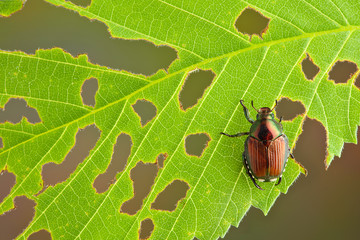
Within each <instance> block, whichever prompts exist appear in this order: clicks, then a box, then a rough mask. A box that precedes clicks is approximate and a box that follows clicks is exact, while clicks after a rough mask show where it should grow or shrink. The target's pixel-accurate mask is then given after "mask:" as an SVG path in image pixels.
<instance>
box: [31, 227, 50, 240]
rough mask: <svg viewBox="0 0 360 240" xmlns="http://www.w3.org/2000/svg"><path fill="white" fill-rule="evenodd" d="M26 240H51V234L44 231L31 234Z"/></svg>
mask: <svg viewBox="0 0 360 240" xmlns="http://www.w3.org/2000/svg"><path fill="white" fill-rule="evenodd" d="M27 240H52V237H51V233H50V232H48V231H47V230H45V229H41V230H40V231H37V232H34V233H32V234H31V235H30V236H29V237H28V239H27Z"/></svg>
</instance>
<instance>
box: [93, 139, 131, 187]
mask: <svg viewBox="0 0 360 240" xmlns="http://www.w3.org/2000/svg"><path fill="white" fill-rule="evenodd" d="M132 144H133V143H132V140H131V137H130V136H129V135H128V134H126V133H121V134H120V135H119V136H118V137H117V140H116V144H115V145H114V152H113V155H112V158H111V162H110V164H109V166H108V168H107V169H106V172H105V173H102V174H100V175H99V176H97V178H96V179H95V181H94V183H93V186H94V188H95V189H96V192H97V193H103V192H105V191H107V190H108V189H109V187H110V185H111V184H113V183H114V182H115V181H116V174H118V173H119V172H122V171H123V170H124V169H125V167H126V164H127V160H128V158H129V156H130V154H131V147H132Z"/></svg>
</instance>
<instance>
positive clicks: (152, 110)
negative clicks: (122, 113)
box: [132, 99, 157, 127]
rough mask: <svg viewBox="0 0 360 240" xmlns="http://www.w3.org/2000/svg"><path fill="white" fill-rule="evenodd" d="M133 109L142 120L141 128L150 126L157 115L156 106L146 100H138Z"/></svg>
mask: <svg viewBox="0 0 360 240" xmlns="http://www.w3.org/2000/svg"><path fill="white" fill-rule="evenodd" d="M132 108H133V109H134V111H135V112H136V114H137V115H138V116H139V118H140V123H141V127H144V126H145V125H146V124H148V123H149V122H150V121H151V120H152V119H153V118H154V117H155V116H156V113H157V108H156V106H155V105H154V104H153V103H152V102H150V101H149V100H146V99H138V100H137V101H136V103H135V104H133V105H132Z"/></svg>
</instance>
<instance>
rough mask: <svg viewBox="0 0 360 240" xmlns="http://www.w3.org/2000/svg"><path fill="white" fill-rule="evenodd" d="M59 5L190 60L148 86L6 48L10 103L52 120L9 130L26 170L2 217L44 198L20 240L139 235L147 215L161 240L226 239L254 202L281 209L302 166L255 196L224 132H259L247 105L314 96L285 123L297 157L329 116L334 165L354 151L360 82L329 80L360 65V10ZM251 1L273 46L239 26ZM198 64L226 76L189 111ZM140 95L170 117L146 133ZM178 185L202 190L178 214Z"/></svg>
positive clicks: (4, 153) (237, 142)
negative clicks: (311, 68)
mask: <svg viewBox="0 0 360 240" xmlns="http://www.w3.org/2000/svg"><path fill="white" fill-rule="evenodd" d="M47 1H48V2H50V3H52V4H55V5H57V6H62V7H65V8H68V9H70V10H75V11H77V12H79V14H80V15H82V16H86V17H88V18H89V19H97V20H99V21H102V22H104V23H105V24H106V25H107V26H108V27H109V31H110V33H111V34H112V36H113V37H119V38H129V39H146V40H149V41H153V42H154V43H155V44H167V45H169V46H171V47H173V48H175V49H176V50H177V51H178V55H179V59H178V60H176V61H175V62H174V63H173V64H172V65H171V66H170V68H169V70H168V73H166V72H164V71H159V72H158V73H156V74H155V75H153V76H151V77H148V78H146V77H143V76H139V75H133V74H130V73H127V72H124V71H115V70H111V69H108V68H106V67H101V66H97V65H93V64H91V63H89V62H88V60H87V57H86V56H85V55H81V56H79V57H77V58H74V57H72V56H71V55H70V54H68V53H65V52H64V51H63V50H61V49H57V48H55V49H51V50H38V51H37V52H36V54H35V55H27V54H24V53H21V52H6V51H0V66H2V68H1V70H0V96H1V98H0V104H1V106H4V105H5V103H6V102H7V101H8V100H9V99H10V98H24V99H25V100H26V101H27V103H28V105H29V106H31V107H33V108H35V109H36V110H37V111H38V113H39V115H40V118H41V120H42V121H41V123H38V124H31V123H28V121H27V120H26V119H23V120H22V121H21V123H19V124H11V123H8V122H6V123H4V124H1V125H0V136H1V137H2V139H3V142H4V148H3V149H1V150H0V151H1V152H0V166H1V169H5V168H7V169H8V171H10V172H13V173H14V174H15V175H16V185H15V186H14V188H13V189H12V192H11V194H10V195H9V196H8V197H7V198H6V199H5V200H4V201H3V202H2V203H0V212H1V213H3V212H5V211H8V210H10V209H11V208H12V207H13V199H14V198H15V197H16V196H20V195H26V196H27V197H28V198H31V199H34V200H35V201H36V203H37V206H36V213H35V216H34V219H33V220H32V222H31V223H30V225H29V226H28V228H27V229H26V230H25V231H24V232H23V233H22V234H21V235H20V236H19V239H26V238H27V237H28V236H29V235H30V234H32V233H33V232H36V231H38V230H40V229H47V230H48V231H50V232H51V234H52V237H53V239H77V238H78V239H80V238H81V239H104V238H110V239H111V238H117V239H137V238H138V231H139V227H140V223H141V221H142V220H144V219H146V218H150V219H152V221H153V222H154V225H155V227H154V231H153V233H152V235H151V238H152V239H192V238H194V237H197V238H199V239H216V238H218V237H219V236H224V235H225V233H226V232H227V230H228V228H229V227H230V225H235V226H237V225H238V224H239V222H240V220H241V219H242V218H243V217H244V215H245V214H246V212H247V211H248V210H249V208H250V207H251V206H255V207H257V208H259V209H261V210H262V211H263V212H264V213H265V214H267V213H268V211H269V210H270V208H271V206H272V205H273V204H274V202H275V200H276V198H277V197H278V196H279V194H280V192H282V193H286V192H287V190H288V188H289V187H290V185H291V184H292V183H293V182H294V181H295V180H296V178H297V177H298V176H299V174H300V171H301V167H300V166H299V165H298V164H296V163H295V162H294V161H293V160H289V162H288V165H287V167H286V172H285V173H284V175H283V182H282V183H281V184H280V185H278V186H275V185H274V184H273V183H263V184H261V186H262V187H263V188H265V191H260V190H258V189H256V188H255V187H254V185H253V184H252V182H251V180H250V178H249V177H248V176H247V174H246V171H245V169H244V166H243V164H242V160H241V154H242V152H243V150H244V148H243V144H244V140H245V138H239V139H230V138H225V137H223V136H221V135H220V134H219V133H220V132H223V131H224V132H229V133H236V132H239V131H241V132H245V131H248V129H249V127H250V125H249V123H248V122H247V121H246V120H245V118H244V116H243V113H242V109H241V105H240V104H239V100H240V99H244V100H245V103H246V104H249V103H250V101H251V100H254V102H255V104H256V105H257V106H272V105H273V104H274V101H275V99H280V98H281V97H288V98H290V99H292V100H298V101H301V102H302V103H303V104H304V106H305V108H306V113H305V114H304V115H301V116H298V117H297V118H295V119H294V120H293V121H285V122H284V124H283V125H284V131H285V134H286V135H287V136H288V138H289V141H290V146H291V147H292V148H293V147H294V146H295V142H296V140H297V138H298V136H299V134H300V133H301V131H302V124H303V121H304V119H305V117H306V116H308V117H310V118H315V119H317V120H319V121H320V122H321V123H322V124H323V125H324V126H325V128H326V131H327V136H328V149H327V151H328V156H327V159H326V162H327V165H329V164H330V163H331V161H332V159H333V158H334V156H340V154H341V151H342V148H343V144H344V142H354V143H355V142H356V129H357V126H358V125H359V113H360V104H359V102H360V91H359V89H358V88H357V87H355V86H354V84H353V83H354V81H355V76H354V77H353V78H352V79H350V80H349V81H348V83H346V84H335V83H334V82H333V81H329V80H328V79H327V77H328V75H327V74H328V72H329V71H330V69H331V67H332V65H333V64H334V63H335V62H336V61H337V60H339V59H340V60H350V61H353V62H355V63H357V64H359V63H360V56H359V54H358V52H359V50H360V31H359V29H360V18H358V12H359V10H360V5H359V4H358V3H357V2H356V1H351V0H348V1H343V0H342V1H340V0H333V1H321V2H320V1H312V0H308V1H301V2H299V1H285V0H284V1H273V2H268V1H261V0H259V1H255V0H253V1H249V2H246V1H221V2H220V1H219V2H217V3H216V2H211V3H209V2H207V1H198V2H194V1H175V0H173V1H163V0H158V1H150V0H149V1H110V0H108V1H105V0H93V1H92V3H91V5H90V6H89V7H88V8H82V7H78V6H76V5H74V4H72V3H71V2H68V1H63V0H47ZM247 6H250V7H252V8H254V9H256V10H258V11H260V12H261V13H262V14H264V15H265V16H266V17H268V18H270V19H271V20H270V24H269V29H268V30H267V32H266V33H265V34H264V35H263V39H260V38H258V37H257V36H254V37H253V38H252V41H251V42H250V41H249V37H248V36H246V35H242V34H241V33H238V32H237V31H236V29H235V27H234V23H235V20H236V18H237V16H238V15H239V14H240V12H241V11H242V10H243V9H245V8H246V7H247ZM306 53H308V54H309V55H310V56H311V58H312V59H313V60H314V62H315V63H316V65H318V66H319V67H320V72H319V74H317V76H316V77H315V79H314V80H313V81H309V80H306V79H305V77H304V74H303V73H302V70H301V64H300V63H301V61H302V59H304V58H305V57H306ZM119 54H121V53H119ZM197 68H199V69H211V70H212V71H213V72H214V73H215V74H216V77H215V79H214V80H213V82H212V84H211V85H210V86H209V87H208V88H207V89H206V91H205V93H204V95H203V97H202V98H201V99H200V100H199V101H198V103H197V104H196V105H195V106H194V107H192V108H189V109H187V111H186V112H184V111H183V110H181V109H180V106H179V101H178V95H179V91H180V90H181V88H182V85H183V83H184V80H185V79H186V76H187V74H188V73H189V72H190V71H192V70H194V69H197ZM90 77H95V78H97V79H98V82H99V91H98V92H97V95H96V105H95V108H91V107H87V106H84V105H83V104H82V101H81V96H80V91H81V86H82V84H83V82H84V80H86V79H88V78H90ZM138 99H146V100H148V101H151V102H152V103H153V104H154V105H155V106H156V108H157V115H156V117H155V118H154V119H152V120H151V121H150V122H149V123H147V124H146V125H145V126H144V127H141V124H140V121H139V117H138V115H137V114H136V113H135V112H134V111H133V108H132V105H133V104H135V102H136V101H137V100H138ZM250 111H251V114H252V115H253V116H254V115H255V111H254V110H250ZM94 123H95V124H96V126H97V127H98V128H99V129H100V130H101V136H100V139H99V141H98V142H97V144H96V146H95V148H94V149H93V150H92V151H91V152H90V155H89V157H87V158H86V159H85V160H84V161H83V163H82V164H80V165H79V166H78V167H77V168H76V170H75V172H74V173H72V174H71V175H70V177H69V178H68V179H67V180H66V181H65V182H62V183H59V184H57V185H55V186H54V187H52V186H51V187H49V188H47V189H46V190H45V191H44V192H43V193H41V194H39V195H36V193H38V192H39V191H40V190H41V189H42V184H43V182H42V178H41V169H42V166H43V165H44V164H45V163H48V162H56V163H60V162H62V161H63V160H64V158H65V156H66V154H67V153H68V152H69V151H70V149H71V148H72V146H73V145H74V142H75V135H76V132H77V130H78V129H79V128H84V127H85V126H88V125H91V124H94ZM122 132H125V133H127V134H129V135H130V136H131V139H132V142H133V147H132V150H131V155H130V157H129V159H128V163H127V166H126V168H125V170H124V171H122V172H121V173H119V174H118V175H117V177H116V182H115V183H114V184H113V185H111V187H110V188H109V190H107V191H106V192H104V193H102V194H98V193H96V191H95V189H94V188H93V187H92V184H93V182H94V179H95V178H96V177H97V176H98V175H99V174H101V173H103V172H105V171H106V168H107V166H108V165H109V163H110V160H111V156H112V151H113V147H114V144H115V142H116V139H117V136H118V135H119V134H120V133H122ZM195 133H207V134H208V135H209V136H210V138H211V140H210V142H209V144H208V147H207V148H206V149H205V151H204V153H203V154H202V156H201V157H199V158H198V157H195V156H189V155H187V154H186V153H185V150H184V141H185V138H186V136H188V135H190V134H195ZM160 153H167V154H168V158H167V159H166V160H165V163H164V168H162V169H159V172H158V174H157V177H156V179H155V183H154V184H153V186H152V188H151V192H150V194H149V195H148V196H147V197H146V198H145V200H144V202H143V206H142V208H141V210H139V211H138V212H137V213H136V214H135V215H133V216H131V215H127V214H125V213H120V208H121V205H122V204H123V203H124V202H125V201H127V200H129V199H130V198H132V197H133V188H132V181H131V179H130V171H131V169H133V168H134V167H135V166H136V164H137V163H138V162H139V161H143V162H148V163H154V162H155V160H156V157H157V156H158V155H159V154H160ZM175 179H180V180H182V181H185V182H186V183H187V184H188V185H189V187H190V188H189V190H188V192H187V194H186V197H185V198H184V199H182V200H181V201H180V202H179V203H178V206H177V208H176V210H175V211H173V212H168V211H157V210H154V209H151V204H152V203H153V202H154V200H155V199H156V197H157V195H158V194H159V193H160V192H162V191H163V190H164V189H165V188H166V186H167V185H168V184H169V183H171V182H172V181H174V180H175Z"/></svg>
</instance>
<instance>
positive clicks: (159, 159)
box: [156, 153, 168, 168]
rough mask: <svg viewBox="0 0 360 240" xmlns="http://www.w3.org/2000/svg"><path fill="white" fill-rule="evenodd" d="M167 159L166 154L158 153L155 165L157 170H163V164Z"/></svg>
mask: <svg viewBox="0 0 360 240" xmlns="http://www.w3.org/2000/svg"><path fill="white" fill-rule="evenodd" d="M167 157H168V154H167V153H160V154H159V155H158V156H157V158H156V163H157V165H158V168H163V167H164V162H165V160H166V158H167Z"/></svg>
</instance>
